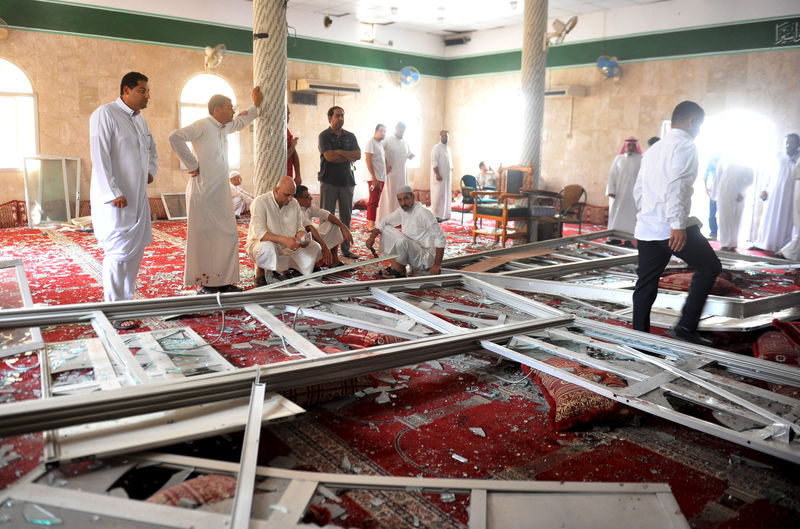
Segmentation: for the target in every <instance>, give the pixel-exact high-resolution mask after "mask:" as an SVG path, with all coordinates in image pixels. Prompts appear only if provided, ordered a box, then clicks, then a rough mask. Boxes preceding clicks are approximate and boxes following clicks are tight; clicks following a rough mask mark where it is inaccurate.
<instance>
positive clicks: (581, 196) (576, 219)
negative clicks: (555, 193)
mask: <svg viewBox="0 0 800 529" xmlns="http://www.w3.org/2000/svg"><path fill="white" fill-rule="evenodd" d="M560 194H561V197H562V201H561V211H560V212H559V217H561V223H562V224H563V223H564V222H573V223H577V224H578V233H581V229H582V227H583V209H584V208H585V207H586V190H585V189H584V188H583V186H580V185H578V184H570V185H568V186H564V188H563V189H562V190H561V193H560Z"/></svg>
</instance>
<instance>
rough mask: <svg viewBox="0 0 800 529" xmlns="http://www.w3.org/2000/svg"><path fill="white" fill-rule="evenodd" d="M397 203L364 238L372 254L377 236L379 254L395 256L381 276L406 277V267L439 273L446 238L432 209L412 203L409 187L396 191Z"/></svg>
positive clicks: (412, 198)
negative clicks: (397, 205)
mask: <svg viewBox="0 0 800 529" xmlns="http://www.w3.org/2000/svg"><path fill="white" fill-rule="evenodd" d="M397 202H398V203H399V204H400V207H399V208H398V209H396V210H394V211H393V212H392V213H391V214H389V216H388V217H386V218H384V219H383V220H380V221H378V223H377V224H376V225H375V229H373V230H372V231H371V232H370V234H369V238H368V239H367V248H369V249H370V251H371V252H372V253H373V254H374V253H375V251H374V250H373V249H372V246H373V244H375V237H377V236H378V234H380V236H381V254H383V255H391V254H393V255H396V256H397V257H396V258H395V259H392V261H391V263H390V266H389V267H387V268H386V270H384V271H383V272H382V275H383V277H386V278H392V277H405V275H406V265H409V266H411V269H412V271H414V272H417V271H426V272H427V273H428V274H431V275H435V274H439V273H440V272H441V271H442V257H444V247H445V245H446V244H447V239H446V238H445V236H444V232H443V231H442V228H441V226H439V223H438V222H436V217H434V215H433V213H431V210H429V209H428V208H426V207H425V206H423V205H422V204H420V203H419V202H416V201H415V200H414V193H413V192H412V190H411V187H409V186H402V187H400V188H399V189H398V190H397ZM397 226H400V228H401V230H402V231H401V230H398V229H397Z"/></svg>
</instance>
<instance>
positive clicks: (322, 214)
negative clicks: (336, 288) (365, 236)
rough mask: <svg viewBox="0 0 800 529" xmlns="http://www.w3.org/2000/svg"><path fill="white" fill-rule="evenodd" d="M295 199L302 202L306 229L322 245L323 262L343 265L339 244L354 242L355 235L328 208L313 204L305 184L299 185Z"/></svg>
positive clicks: (330, 264) (326, 264) (301, 206)
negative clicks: (317, 222)
mask: <svg viewBox="0 0 800 529" xmlns="http://www.w3.org/2000/svg"><path fill="white" fill-rule="evenodd" d="M295 181H296V180H295ZM294 199H295V200H297V203H298V204H300V209H301V210H302V211H303V216H304V218H305V220H304V221H303V223H304V225H305V227H306V231H307V232H309V233H310V234H311V238H312V239H314V240H315V241H317V242H318V243H319V245H320V246H321V247H322V263H323V264H324V265H325V266H341V265H342V264H344V263H342V262H341V261H340V260H339V245H340V244H342V242H344V241H348V242H349V243H351V244H352V243H353V235H352V234H351V233H350V230H348V229H347V226H345V225H344V222H342V221H341V220H340V219H339V218H338V217H337V216H336V215H334V214H333V213H331V212H330V211H328V210H327V209H322V208H318V207H316V206H312V205H311V194H310V193H309V192H308V188H307V187H306V186H304V185H299V186H297V191H295V193H294ZM315 218H316V219H319V228H317V227H316V226H314V223H313V222H311V219H315Z"/></svg>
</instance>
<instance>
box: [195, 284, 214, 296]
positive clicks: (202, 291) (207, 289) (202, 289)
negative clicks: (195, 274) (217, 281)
mask: <svg viewBox="0 0 800 529" xmlns="http://www.w3.org/2000/svg"><path fill="white" fill-rule="evenodd" d="M217 292H219V287H208V286H206V287H200V290H198V291H197V294H198V295H199V296H202V295H204V294H216V293H217Z"/></svg>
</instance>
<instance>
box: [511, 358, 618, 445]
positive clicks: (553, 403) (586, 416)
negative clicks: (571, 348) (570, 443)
mask: <svg viewBox="0 0 800 529" xmlns="http://www.w3.org/2000/svg"><path fill="white" fill-rule="evenodd" d="M545 363H548V364H550V365H552V366H554V367H558V368H561V369H567V370H569V371H570V372H571V373H573V374H575V375H578V376H579V377H582V378H585V379H587V380H591V381H593V382H598V383H600V384H603V385H605V386H608V387H612V388H624V387H625V386H627V384H626V383H625V381H624V380H622V379H621V378H619V377H618V376H616V375H614V374H613V373H609V372H608V371H603V370H601V369H594V368H591V367H587V366H585V365H582V364H581V363H579V362H576V361H574V360H567V359H566V358H555V357H554V358H548V359H547V360H545ZM531 370H532V371H533V374H532V379H533V380H534V382H536V384H537V385H538V386H539V390H540V391H541V392H542V394H543V395H544V397H545V399H547V403H548V404H549V405H550V424H551V426H552V427H553V429H554V430H556V431H564V430H568V429H570V428H572V427H574V426H577V425H580V424H585V423H589V422H592V421H597V420H600V419H606V418H611V417H615V416H617V415H618V413H619V411H620V410H621V409H622V404H620V403H619V402H617V401H614V400H611V399H609V398H607V397H603V396H602V395H598V394H597V393H594V392H592V391H589V390H588V389H584V388H582V387H581V386H579V385H577V384H573V383H571V382H565V381H563V380H561V379H560V378H558V377H555V376H553V375H549V374H547V373H545V372H542V371H538V370H536V369H532V368H530V367H528V366H522V371H523V372H524V373H528V372H529V371H531Z"/></svg>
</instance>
